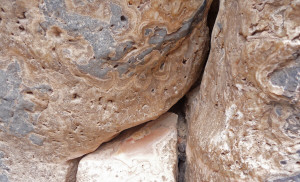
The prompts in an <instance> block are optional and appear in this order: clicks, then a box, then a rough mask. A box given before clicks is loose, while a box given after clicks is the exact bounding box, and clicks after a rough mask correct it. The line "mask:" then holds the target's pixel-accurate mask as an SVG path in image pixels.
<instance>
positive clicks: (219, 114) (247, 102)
mask: <svg viewBox="0 0 300 182" xmlns="http://www.w3.org/2000/svg"><path fill="white" fill-rule="evenodd" d="M299 17H300V1H299V0H273V1H269V0H267V1H260V0H249V1H244V0H226V1H225V0H221V1H220V11H219V14H218V17H217V20H216V24H215V26H214V30H213V34H212V40H211V43H212V49H211V51H210V55H209V59H208V63H207V66H206V68H205V73H204V76H203V80H202V83H201V86H200V88H198V89H196V90H194V92H193V93H192V94H191V95H190V96H189V104H188V105H189V107H188V112H187V116H188V117H187V120H188V133H189V135H188V141H187V162H188V168H187V174H186V178H187V181H190V182H192V181H193V182H194V181H199V182H200V181H216V182H219V181H247V182H249V181H299V179H300V175H299V174H300V120H299V117H300V102H299V96H300V51H299V50H300V40H299V37H300V36H299V35H300V18H299Z"/></svg>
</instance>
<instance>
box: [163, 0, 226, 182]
mask: <svg viewBox="0 0 300 182" xmlns="http://www.w3.org/2000/svg"><path fill="white" fill-rule="evenodd" d="M219 4H220V2H219V0H213V2H212V4H211V6H210V10H209V12H208V16H207V26H208V28H209V36H210V37H211V34H212V30H213V27H214V24H215V21H216V18H217V15H218V11H219ZM208 44H209V50H208V53H207V55H206V58H205V60H206V61H204V63H203V65H202V67H203V68H202V69H201V71H200V73H199V78H198V79H197V81H196V82H195V83H194V84H193V86H192V87H191V89H190V90H193V89H194V88H196V87H198V86H200V84H201V80H202V77H203V73H204V68H205V66H206V62H207V60H208V56H209V51H210V48H211V41H209V43H208ZM186 100H187V98H186V96H184V97H183V98H182V99H180V100H179V101H178V102H177V103H176V104H175V105H174V106H173V107H172V108H171V109H170V110H169V112H173V113H176V114H177V115H178V127H177V131H178V143H177V144H178V149H177V151H178V171H177V174H178V176H177V181H178V182H184V181H185V170H186V151H185V150H186V140H187V122H186V117H185V104H186Z"/></svg>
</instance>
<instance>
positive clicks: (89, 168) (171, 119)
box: [77, 113, 178, 182]
mask: <svg viewBox="0 0 300 182" xmlns="http://www.w3.org/2000/svg"><path fill="white" fill-rule="evenodd" d="M177 118H178V117H177V115H176V114H173V113H166V114H164V115H162V116H160V117H159V118H158V119H157V120H155V121H151V122H149V123H147V124H146V125H145V126H142V127H140V126H139V127H138V128H133V129H130V130H128V131H125V132H124V133H122V134H121V135H120V136H118V138H116V139H114V140H113V141H110V142H108V143H106V144H104V145H103V146H100V147H99V149H97V150H96V151H95V152H93V153H91V154H88V155H87V156H85V157H83V158H82V159H81V160H80V162H79V166H78V172H77V182H92V181H106V182H110V181H111V182H115V181H149V182H150V181H169V182H175V181H176V171H177V126H176V125H177Z"/></svg>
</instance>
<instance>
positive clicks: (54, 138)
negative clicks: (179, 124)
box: [0, 0, 210, 181]
mask: <svg viewBox="0 0 300 182" xmlns="http://www.w3.org/2000/svg"><path fill="white" fill-rule="evenodd" d="M209 5H210V1H209V0H201V1H200V0H191V1H184V0H178V1H174V2H172V3H170V2H169V1H165V0H164V1H161V0H151V1H135V0H126V1H123V0H103V1H95V0H44V1H39V0H23V1H22V0H2V1H1V3H0V47H1V49H0V138H1V140H0V152H1V153H0V154H1V155H0V157H1V158H0V161H1V163H0V164H1V167H0V174H1V176H0V178H1V179H8V180H11V181H18V180H20V179H21V181H44V180H45V179H47V180H49V175H50V174H51V175H52V176H56V177H51V178H50V179H51V180H52V181H63V180H65V179H66V178H68V179H69V178H70V174H71V173H72V171H74V170H73V169H74V168H76V162H74V161H71V160H72V159H74V158H77V157H80V156H82V155H84V154H86V153H89V152H92V151H94V150H95V149H96V148H97V147H98V146H99V145H100V144H101V143H103V142H105V141H108V140H110V139H111V138H112V137H114V136H115V135H116V134H118V133H119V132H120V131H122V130H124V129H127V128H130V127H133V126H136V125H138V124H141V123H143V122H146V121H149V120H152V119H155V118H157V117H158V116H159V115H161V114H162V113H164V112H166V111H167V110H168V109H169V108H170V107H171V106H172V105H173V104H174V103H176V102H177V101H178V100H179V99H180V98H181V97H182V96H183V95H184V94H185V93H186V92H187V90H188V89H189V88H190V87H191V85H192V84H193V83H194V81H195V80H196V79H197V75H198V72H199V69H200V68H201V65H202V62H203V60H204V59H205V54H206V52H207V50H208V46H207V42H208V30H207V27H206V15H207V11H208V7H209ZM69 163H72V165H71V164H69ZM39 165H42V166H44V167H37V168H32V166H39ZM57 165H59V166H60V167H55V166H57ZM20 166H24V167H20ZM47 166H50V167H47ZM51 166H52V167H51ZM47 170H50V171H51V173H49V171H47ZM23 176H26V179H23ZM70 179H71V178H70Z"/></svg>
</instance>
